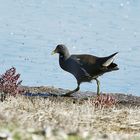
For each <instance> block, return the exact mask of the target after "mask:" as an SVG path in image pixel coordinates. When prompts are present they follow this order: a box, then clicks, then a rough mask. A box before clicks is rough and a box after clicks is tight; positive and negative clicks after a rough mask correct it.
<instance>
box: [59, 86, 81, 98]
mask: <svg viewBox="0 0 140 140" xmlns="http://www.w3.org/2000/svg"><path fill="white" fill-rule="evenodd" d="M79 89H80V84H78V86H77V88H76V89H74V90H72V91H69V92H67V93H66V94H64V95H61V96H70V95H71V94H73V93H74V92H76V91H78V90H79Z"/></svg>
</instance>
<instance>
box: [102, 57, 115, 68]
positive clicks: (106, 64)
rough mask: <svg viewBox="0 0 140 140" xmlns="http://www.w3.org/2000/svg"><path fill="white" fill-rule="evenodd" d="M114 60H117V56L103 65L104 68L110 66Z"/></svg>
mask: <svg viewBox="0 0 140 140" xmlns="http://www.w3.org/2000/svg"><path fill="white" fill-rule="evenodd" d="M114 59H115V56H113V57H111V58H109V59H108V60H107V61H106V62H105V63H104V64H103V66H104V67H107V66H109V65H110V64H111V63H112V62H113V61H114Z"/></svg>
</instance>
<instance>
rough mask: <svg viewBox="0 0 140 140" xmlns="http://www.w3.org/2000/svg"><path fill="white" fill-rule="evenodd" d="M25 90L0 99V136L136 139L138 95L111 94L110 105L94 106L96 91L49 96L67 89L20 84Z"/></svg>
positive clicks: (139, 132)
mask: <svg viewBox="0 0 140 140" xmlns="http://www.w3.org/2000/svg"><path fill="white" fill-rule="evenodd" d="M23 88H24V89H25V90H26V94H25V95H23V96H21V95H18V96H16V97H7V98H6V100H5V101H3V102H0V140H1V139H2V138H3V137H4V135H5V138H6V139H8V138H11V139H14V140H15V139H25V140H30V139H31V140H46V139H51V140H53V139H54V140H55V139H56V140H59V139H60V140H63V139H65V140H94V139H95V140H102V139H109V140H131V139H132V140H139V139H140V97H136V96H132V95H125V94H117V93H116V94H110V95H111V96H113V97H114V98H116V99H117V103H116V104H115V105H113V106H111V107H107V108H100V107H95V106H94V104H93V103H92V102H91V100H92V99H93V97H96V94H95V93H91V92H78V93H75V94H74V95H73V96H72V97H60V96H57V97H52V96H50V95H49V93H55V94H58V95H59V94H62V93H65V92H66V91H67V90H64V89H56V88H54V87H23Z"/></svg>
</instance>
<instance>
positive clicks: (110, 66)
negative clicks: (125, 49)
mask: <svg viewBox="0 0 140 140" xmlns="http://www.w3.org/2000/svg"><path fill="white" fill-rule="evenodd" d="M54 53H59V65H60V67H61V68H62V69H63V70H65V71H67V72H69V73H71V74H73V75H74V76H75V78H76V80H77V88H76V89H75V90H73V91H70V92H68V93H66V94H65V96H69V95H71V94H72V93H74V92H76V91H78V90H79V89H80V84H81V83H82V82H91V81H92V80H96V82H97V94H98V95H99V80H98V79H97V78H98V76H101V75H102V74H104V73H106V72H110V71H114V70H118V69H119V68H118V67H117V64H115V63H113V61H114V57H115V55H116V54H117V52H116V53H114V54H112V55H110V56H107V57H97V56H93V55H89V54H79V55H70V53H69V51H68V49H67V47H66V46H65V45H63V44H60V45H57V46H56V49H55V50H54V51H53V52H52V54H54Z"/></svg>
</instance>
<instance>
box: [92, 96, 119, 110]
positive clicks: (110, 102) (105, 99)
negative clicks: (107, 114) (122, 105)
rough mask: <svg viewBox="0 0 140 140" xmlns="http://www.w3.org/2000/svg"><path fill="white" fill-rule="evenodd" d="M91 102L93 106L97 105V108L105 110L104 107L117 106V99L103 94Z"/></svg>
mask: <svg viewBox="0 0 140 140" xmlns="http://www.w3.org/2000/svg"><path fill="white" fill-rule="evenodd" d="M90 102H91V104H93V105H95V107H101V108H103V107H112V106H114V105H116V103H117V99H116V98H115V97H114V96H112V95H108V94H102V95H99V96H97V97H96V98H94V99H91V100H90Z"/></svg>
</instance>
